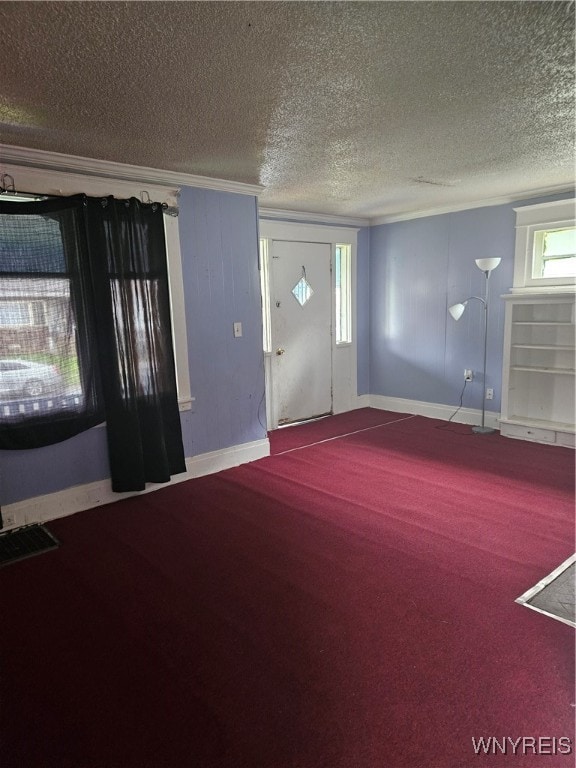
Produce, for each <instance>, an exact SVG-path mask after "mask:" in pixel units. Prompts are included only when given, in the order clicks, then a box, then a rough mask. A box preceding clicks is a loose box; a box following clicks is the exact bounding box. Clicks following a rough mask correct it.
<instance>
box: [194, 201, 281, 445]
mask: <svg viewBox="0 0 576 768" xmlns="http://www.w3.org/2000/svg"><path fill="white" fill-rule="evenodd" d="M180 212H181V213H180V247H181V252H182V270H183V281H184V294H185V296H186V324H187V334H188V356H189V363H190V384H191V388H192V395H193V396H194V397H195V398H196V400H195V402H194V406H193V412H192V414H191V415H190V420H191V424H190V426H191V429H190V433H189V443H188V445H187V446H186V447H187V455H198V454H200V453H205V452H207V451H214V450H217V449H220V448H226V447H229V446H232V445H238V444H240V443H246V442H249V441H252V440H259V439H262V438H264V437H265V436H266V428H265V426H264V425H265V424H266V414H265V397H264V353H263V350H262V313H261V298H260V275H259V271H258V226H257V202H256V198H254V197H250V196H248V195H237V194H232V193H222V192H214V191H211V190H203V189H190V188H189V189H184V190H183V191H182V194H181V198H180ZM236 321H239V322H241V323H242V330H243V336H242V337H241V338H234V335H233V324H234V322H236Z"/></svg>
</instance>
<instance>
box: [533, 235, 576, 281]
mask: <svg viewBox="0 0 576 768" xmlns="http://www.w3.org/2000/svg"><path fill="white" fill-rule="evenodd" d="M574 276H576V227H567V228H563V229H553V230H540V231H538V232H535V233H534V260H533V273H532V277H533V278H536V279H538V278H547V277H574Z"/></svg>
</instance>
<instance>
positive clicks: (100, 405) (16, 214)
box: [0, 195, 185, 492]
mask: <svg viewBox="0 0 576 768" xmlns="http://www.w3.org/2000/svg"><path fill="white" fill-rule="evenodd" d="M48 235H49V236H48ZM11 265H12V266H11ZM42 292H44V294H43V296H44V297H43V299H42V301H43V303H44V306H45V310H44V313H45V315H46V314H48V315H49V317H46V316H44V317H43V318H42V320H43V321H44V323H43V326H42V324H39V326H38V328H36V331H37V332H39V331H40V330H43V332H44V335H45V336H46V337H47V345H48V346H47V347H46V346H44V347H43V346H42V339H36V340H35V341H34V339H33V338H32V337H30V330H28V331H27V335H26V334H24V335H23V336H22V339H21V341H22V342H23V344H24V346H25V347H26V351H27V354H26V355H24V354H21V353H19V352H14V351H12V352H11V351H10V350H8V349H6V347H7V342H8V341H9V340H10V339H13V338H14V331H15V330H16V329H17V328H19V329H20V331H21V330H22V327H19V326H17V323H16V322H15V320H16V321H18V320H19V319H20V318H19V317H18V316H17V315H18V312H20V313H24V314H25V313H26V311H28V319H30V318H32V319H34V318H33V315H34V311H36V310H35V307H36V304H38V301H37V299H38V296H39V295H41V294H42ZM15 297H16V298H18V299H19V301H15ZM16 304H18V305H19V306H18V307H17V306H16ZM2 307H4V310H3V309H2ZM26 307H27V308H28V310H26ZM46 307H48V310H46ZM2 311H4V314H5V317H6V318H7V319H8V320H10V321H11V322H12V325H13V327H12V328H7V329H6V327H5V326H2V322H1V321H2ZM2 328H4V330H5V331H6V330H7V331H8V332H7V333H5V334H4V337H3V336H2ZM30 338H32V341H30ZM16 346H18V344H16ZM20 348H22V344H21V345H20ZM32 349H34V350H36V352H35V353H32V352H31V351H30V350H32ZM42 350H43V352H42ZM15 354H21V357H22V358H27V359H28V360H29V359H31V358H32V359H33V358H34V357H35V356H36V358H38V357H39V356H40V357H41V358H42V363H43V364H45V363H46V362H47V360H46V355H48V354H54V355H55V357H56V358H57V359H58V358H59V359H60V360H61V361H62V362H63V363H64V367H65V372H66V374H67V375H66V378H64V384H63V385H62V382H60V385H59V386H60V392H61V394H59V395H57V396H55V397H53V398H52V399H48V400H47V396H48V395H47V394H46V396H44V397H39V398H31V397H24V399H23V400H20V401H19V402H18V408H17V409H14V408H12V404H13V403H14V394H12V395H8V397H10V398H12V399H10V400H6V399H5V398H6V397H7V395H6V394H4V395H2V394H0V448H35V447H39V446H42V445H49V444H51V443H54V442H58V441H60V440H64V439H66V438H67V437H70V436H72V435H73V434H77V433H78V432H80V431H82V430H83V429H87V428H88V427H90V426H93V425H94V424H96V423H98V422H101V421H103V420H104V419H105V420H106V425H107V435H108V450H109V457H110V467H111V475H112V488H113V490H115V491H119V492H121V491H137V490H142V489H143V488H144V487H145V484H146V483H147V482H166V481H168V480H169V479H170V476H171V475H172V474H177V473H179V472H184V471H185V461H184V450H183V446H182V435H181V429H180V415H179V410H178V401H177V390H176V377H175V366H174V354H173V345H172V332H171V320H170V303H169V289H168V271H167V260H166V248H165V241H164V221H163V212H162V206H161V205H160V204H157V203H149V204H144V203H141V202H140V201H139V200H137V199H136V198H131V199H130V200H115V199H114V198H113V197H108V198H104V199H102V198H90V197H86V196H85V195H77V196H73V197H71V198H65V199H58V200H50V201H42V202H37V203H7V202H1V201H0V363H1V360H2V359H7V360H9V361H13V360H14V356H15ZM74 366H77V371H76V370H74V371H72V374H71V372H70V368H71V367H74ZM1 381H2V372H1V371H0V386H1ZM0 391H1V390H0ZM28 394H29V393H28ZM32 400H35V401H36V412H34V411H31V412H28V411H29V406H30V405H31V402H32ZM22 403H24V408H23V407H22ZM46 403H51V405H50V408H49V409H47V406H46ZM2 405H4V411H3V412H2V410H1V409H2ZM3 414H4V415H3Z"/></svg>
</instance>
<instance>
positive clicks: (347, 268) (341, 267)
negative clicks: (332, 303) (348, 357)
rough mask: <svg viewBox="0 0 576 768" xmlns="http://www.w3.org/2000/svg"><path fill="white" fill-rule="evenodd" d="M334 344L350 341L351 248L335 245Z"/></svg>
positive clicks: (349, 246)
mask: <svg viewBox="0 0 576 768" xmlns="http://www.w3.org/2000/svg"><path fill="white" fill-rule="evenodd" d="M335 271H336V344H349V343H350V342H351V341H352V292H351V274H352V246H351V245H341V244H338V245H336V254H335Z"/></svg>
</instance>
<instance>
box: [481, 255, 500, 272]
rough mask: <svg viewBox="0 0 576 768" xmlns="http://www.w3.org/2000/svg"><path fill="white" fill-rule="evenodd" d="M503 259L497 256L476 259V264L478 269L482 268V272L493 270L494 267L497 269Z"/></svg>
mask: <svg viewBox="0 0 576 768" xmlns="http://www.w3.org/2000/svg"><path fill="white" fill-rule="evenodd" d="M501 261H502V259H499V258H497V257H494V258H490V259H476V266H477V267H478V269H481V270H482V272H492V270H493V269H496V267H497V266H498V264H500V262H501Z"/></svg>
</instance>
